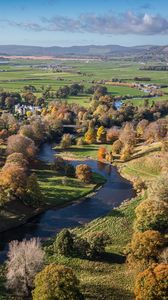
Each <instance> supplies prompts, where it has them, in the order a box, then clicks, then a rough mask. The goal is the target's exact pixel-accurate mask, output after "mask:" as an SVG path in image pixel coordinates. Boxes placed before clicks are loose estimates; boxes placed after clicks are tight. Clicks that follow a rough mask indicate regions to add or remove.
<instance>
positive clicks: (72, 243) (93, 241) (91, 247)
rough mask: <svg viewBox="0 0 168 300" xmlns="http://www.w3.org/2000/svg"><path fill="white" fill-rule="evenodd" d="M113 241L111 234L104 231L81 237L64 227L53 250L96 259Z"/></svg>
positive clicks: (66, 254)
mask: <svg viewBox="0 0 168 300" xmlns="http://www.w3.org/2000/svg"><path fill="white" fill-rule="evenodd" d="M111 242H112V241H111V239H110V237H109V235H108V234H106V233H105V232H103V231H100V232H92V233H89V234H88V235H87V236H86V237H81V236H78V235H76V234H74V233H72V232H71V231H69V230H68V229H63V230H62V231H61V232H60V233H59V234H58V235H57V236H56V239H55V242H54V244H53V249H52V251H53V252H54V253H57V254H60V255H64V256H72V257H81V258H89V259H96V258H98V257H100V256H101V255H103V254H104V253H105V248H106V246H108V245H109V244H111Z"/></svg>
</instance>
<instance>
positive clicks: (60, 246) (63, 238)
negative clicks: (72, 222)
mask: <svg viewBox="0 0 168 300" xmlns="http://www.w3.org/2000/svg"><path fill="white" fill-rule="evenodd" d="M54 250H55V252H57V253H58V254H61V255H65V256H70V255H72V254H73V251H74V241H73V235H72V234H71V232H70V231H69V230H68V229H63V230H61V231H60V232H59V233H58V234H57V236H56V240H55V243H54Z"/></svg>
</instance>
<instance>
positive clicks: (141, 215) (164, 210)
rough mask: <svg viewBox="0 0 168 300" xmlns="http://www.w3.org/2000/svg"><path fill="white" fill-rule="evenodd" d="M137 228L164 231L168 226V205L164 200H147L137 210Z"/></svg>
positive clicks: (135, 225)
mask: <svg viewBox="0 0 168 300" xmlns="http://www.w3.org/2000/svg"><path fill="white" fill-rule="evenodd" d="M135 213H136V221H135V224H134V227H135V229H136V230H140V231H145V230H149V229H152V230H158V231H160V232H164V231H165V230H167V227H168V218H167V215H168V206H167V205H166V204H165V202H163V201H160V202H158V201H155V200H145V201H143V202H142V203H140V204H139V205H138V206H137V208H136V210H135Z"/></svg>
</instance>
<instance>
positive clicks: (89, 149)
mask: <svg viewBox="0 0 168 300" xmlns="http://www.w3.org/2000/svg"><path fill="white" fill-rule="evenodd" d="M100 147H105V148H107V149H109V150H110V148H111V145H107V144H94V145H93V144H91V145H82V146H71V148H69V149H67V150H65V151H64V150H60V148H58V146H57V147H56V148H55V149H56V150H57V151H59V154H60V155H61V156H62V157H65V158H76V159H83V158H92V159H97V152H98V150H99V148H100Z"/></svg>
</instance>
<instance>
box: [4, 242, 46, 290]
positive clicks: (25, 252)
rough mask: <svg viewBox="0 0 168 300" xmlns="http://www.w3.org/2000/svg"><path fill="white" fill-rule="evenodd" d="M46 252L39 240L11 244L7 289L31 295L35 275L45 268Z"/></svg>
mask: <svg viewBox="0 0 168 300" xmlns="http://www.w3.org/2000/svg"><path fill="white" fill-rule="evenodd" d="M43 259H44V252H43V251H42V249H41V246H40V242H39V240H38V239H35V238H33V239H31V240H30V241H26V240H23V241H22V242H20V243H19V242H18V241H12V242H11V243H10V244H9V252H8V259H7V264H6V266H7V275H6V278H7V288H9V289H11V290H13V291H14V292H15V293H16V294H18V295H24V296H28V295H30V292H31V288H32V287H33V281H34V278H35V275H36V274H37V273H38V272H39V271H41V268H42V266H43Z"/></svg>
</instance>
